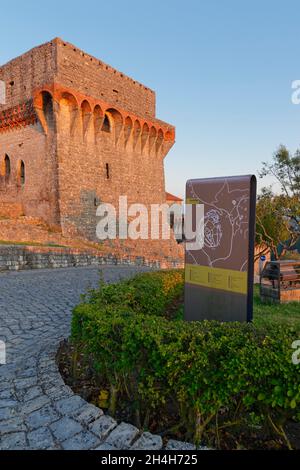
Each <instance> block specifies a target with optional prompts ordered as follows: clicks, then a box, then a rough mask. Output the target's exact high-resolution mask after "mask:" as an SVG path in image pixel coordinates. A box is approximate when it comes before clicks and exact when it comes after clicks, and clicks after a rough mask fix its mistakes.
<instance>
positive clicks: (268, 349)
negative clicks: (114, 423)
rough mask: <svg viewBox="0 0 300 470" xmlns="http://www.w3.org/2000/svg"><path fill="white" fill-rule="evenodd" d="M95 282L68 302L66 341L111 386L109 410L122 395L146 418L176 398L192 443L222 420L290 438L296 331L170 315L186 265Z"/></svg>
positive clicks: (296, 404)
mask: <svg viewBox="0 0 300 470" xmlns="http://www.w3.org/2000/svg"><path fill="white" fill-rule="evenodd" d="M101 284H102V285H101V288H100V289H99V290H94V291H91V292H90V293H89V295H88V296H87V297H85V299H84V302H83V303H82V304H80V305H78V306H77V307H76V308H75V309H74V311H73V319H72V340H73V342H74V343H75V344H76V345H77V346H78V349H79V350H83V351H84V352H86V353H87V354H88V355H89V357H90V359H91V360H92V362H93V367H94V369H95V370H96V371H97V372H98V373H100V374H101V376H102V377H103V378H104V379H105V381H106V382H107V383H108V384H110V387H111V394H110V395H111V410H112V412H113V411H114V409H115V406H116V403H117V397H118V394H120V393H122V394H123V393H127V394H128V395H129V396H130V398H131V400H132V402H134V403H135V404H136V407H137V409H138V411H139V413H140V416H142V417H143V419H144V423H147V422H148V420H149V417H150V416H151V414H152V413H154V412H157V411H158V410H159V409H160V408H161V407H164V406H165V405H166V404H167V403H172V404H173V406H174V407H175V409H176V414H178V416H179V424H180V425H181V426H183V427H184V429H185V430H186V432H187V434H186V436H187V437H188V438H190V439H191V438H193V439H194V441H195V442H197V443H198V442H200V441H201V440H202V439H203V437H205V438H208V433H209V432H210V433H211V432H213V433H216V432H218V429H217V427H218V422H220V421H222V422H223V425H224V423H227V424H225V425H227V426H229V425H230V422H236V421H239V422H241V421H243V422H244V423H245V422H246V425H249V424H251V423H252V424H253V422H254V423H256V424H257V423H259V424H266V423H267V422H268V423H269V425H271V426H272V427H273V429H274V430H275V431H277V432H278V433H279V434H281V435H282V437H283V438H284V439H285V440H286V441H287V438H286V435H285V433H284V430H283V425H284V423H285V421H286V420H287V419H290V418H292V417H293V418H296V419H299V418H300V382H299V377H300V376H299V372H300V366H299V365H297V366H296V365H294V364H292V361H291V357H292V353H293V349H292V347H291V345H292V342H293V341H294V340H295V339H298V337H297V333H296V332H295V331H294V330H293V329H291V328H290V329H287V328H283V327H281V326H276V327H275V326H272V327H270V328H268V329H264V328H256V327H254V325H252V324H240V323H220V322H215V321H202V322H184V321H183V320H181V319H176V318H175V319H174V320H168V319H167V318H165V317H164V314H165V311H166V308H167V307H168V305H169V304H170V303H171V302H172V301H173V300H174V299H176V298H177V297H178V296H180V294H182V292H183V273H182V271H164V272H155V273H147V274H142V275H138V276H136V277H135V278H133V279H131V280H128V281H123V282H120V283H118V284H111V285H104V284H103V283H101ZM145 425H146V424H145ZM210 435H211V434H210Z"/></svg>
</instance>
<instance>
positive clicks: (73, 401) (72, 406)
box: [55, 395, 86, 415]
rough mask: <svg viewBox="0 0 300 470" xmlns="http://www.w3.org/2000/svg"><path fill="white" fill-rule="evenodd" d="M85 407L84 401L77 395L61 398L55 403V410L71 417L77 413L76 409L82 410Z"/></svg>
mask: <svg viewBox="0 0 300 470" xmlns="http://www.w3.org/2000/svg"><path fill="white" fill-rule="evenodd" d="M85 405H86V401H85V400H83V398H81V397H79V396H78V395H74V396H72V397H67V398H63V399H61V400H58V401H57V402H55V408H56V409H57V411H59V413H61V414H63V415H71V414H72V413H74V412H76V411H78V409H80V408H83V407H84V406H85Z"/></svg>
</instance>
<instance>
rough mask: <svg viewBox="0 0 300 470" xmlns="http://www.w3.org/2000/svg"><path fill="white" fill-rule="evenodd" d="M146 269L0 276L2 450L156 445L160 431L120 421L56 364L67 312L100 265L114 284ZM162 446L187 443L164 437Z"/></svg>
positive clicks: (66, 327) (96, 275)
mask: <svg viewBox="0 0 300 470" xmlns="http://www.w3.org/2000/svg"><path fill="white" fill-rule="evenodd" d="M143 269H146V268H135V267H124V266H105V267H101V268H99V267H86V268H78V267H77V268H67V269H57V270H32V271H21V272H10V273H2V274H0V340H2V341H4V342H5V344H6V352H7V358H6V364H5V365H0V450H5V449H10V450H12V449H99V450H100V449H128V448H132V449H149V450H151V449H153V450H155V449H161V448H162V445H163V443H162V439H161V437H160V436H157V435H152V434H150V433H147V432H144V433H141V432H140V431H139V430H138V429H137V428H136V427H134V426H132V425H131V424H127V423H120V424H118V423H117V422H116V421H115V420H114V419H112V418H111V417H110V416H108V415H105V414H104V413H103V411H102V410H101V409H100V408H97V407H95V406H93V405H91V404H88V403H87V402H85V401H84V400H83V399H82V398H81V397H79V396H78V395H75V394H74V393H73V392H72V390H71V389H70V388H69V387H68V386H66V385H65V384H64V381H63V379H62V378H61V376H60V373H59V371H58V368H57V366H56V363H55V355H56V351H57V348H58V345H59V343H60V341H61V340H62V339H63V338H67V337H68V336H69V333H70V319H71V310H72V307H73V306H74V305H76V304H77V303H78V301H79V299H80V294H82V293H83V292H84V291H85V290H86V289H87V288H89V287H95V286H97V283H98V281H99V271H100V270H101V271H102V272H103V276H104V279H105V281H106V282H115V281H118V280H120V279H122V278H126V277H129V276H132V275H133V274H134V273H136V272H137V271H141V270H143ZM166 448H167V449H192V448H194V447H193V446H191V444H187V443H180V442H178V441H173V440H170V441H169V442H168V444H167V446H166Z"/></svg>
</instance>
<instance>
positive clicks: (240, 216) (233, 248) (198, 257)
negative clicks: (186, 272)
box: [186, 178, 250, 271]
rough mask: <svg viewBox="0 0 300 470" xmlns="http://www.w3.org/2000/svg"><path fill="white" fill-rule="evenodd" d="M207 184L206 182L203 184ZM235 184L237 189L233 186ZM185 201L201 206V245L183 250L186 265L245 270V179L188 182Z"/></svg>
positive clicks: (247, 200) (247, 197) (246, 208)
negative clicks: (202, 244)
mask: <svg viewBox="0 0 300 470" xmlns="http://www.w3.org/2000/svg"><path fill="white" fill-rule="evenodd" d="M206 182H207V183H206ZM237 183H238V187H237ZM186 202H187V203H190V204H204V246H203V248H202V249H201V250H186V263H188V264H197V265H204V266H210V267H214V268H225V269H234V270H238V271H246V270H247V264H248V237H249V234H248V226H249V210H250V191H249V182H248V180H246V179H245V180H243V179H236V178H228V179H225V180H224V179H223V178H222V179H221V178H220V179H218V178H215V179H207V180H201V185H200V184H197V180H190V181H188V182H187V187H186Z"/></svg>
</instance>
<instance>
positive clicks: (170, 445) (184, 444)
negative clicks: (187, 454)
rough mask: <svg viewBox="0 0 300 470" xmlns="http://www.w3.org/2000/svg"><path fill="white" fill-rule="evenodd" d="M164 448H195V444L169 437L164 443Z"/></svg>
mask: <svg viewBox="0 0 300 470" xmlns="http://www.w3.org/2000/svg"><path fill="white" fill-rule="evenodd" d="M165 448H166V450H195V449H196V446H194V445H193V444H190V443H189V442H183V441H175V440H174V439H170V440H169V441H168V443H167V445H166V447H165Z"/></svg>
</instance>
